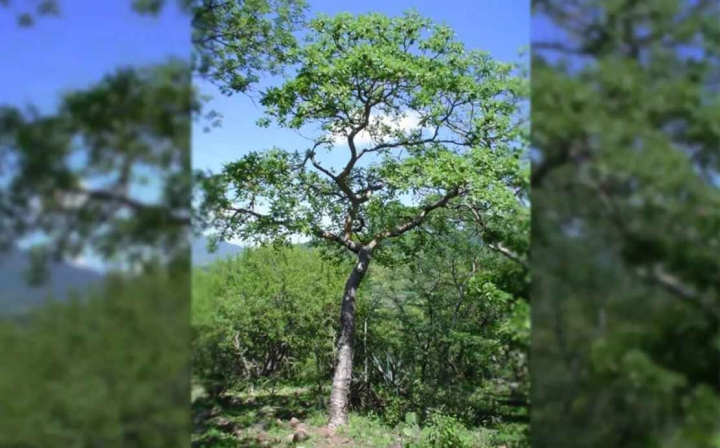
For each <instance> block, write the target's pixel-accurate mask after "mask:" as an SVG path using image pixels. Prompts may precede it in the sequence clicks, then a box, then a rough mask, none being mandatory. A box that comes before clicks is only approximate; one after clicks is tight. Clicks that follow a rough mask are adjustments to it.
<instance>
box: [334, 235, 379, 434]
mask: <svg viewBox="0 0 720 448" xmlns="http://www.w3.org/2000/svg"><path fill="white" fill-rule="evenodd" d="M371 258H372V254H371V252H370V251H368V250H366V249H362V250H360V253H359V254H358V259H357V264H356V265H355V268H354V269H353V271H352V273H351V274H350V277H349V278H348V280H347V282H346V283H345V293H344V294H343V300H342V307H341V309H340V334H339V337H338V342H337V348H338V351H337V363H336V366H335V374H334V375H333V382H332V391H331V392H330V423H329V426H330V427H338V426H342V425H345V424H347V421H348V405H349V402H350V381H351V380H352V365H353V354H354V353H353V350H354V342H355V298H356V297H357V290H358V287H359V286H360V283H361V282H362V280H363V278H364V277H365V274H366V273H367V269H368V266H369V265H370V259H371Z"/></svg>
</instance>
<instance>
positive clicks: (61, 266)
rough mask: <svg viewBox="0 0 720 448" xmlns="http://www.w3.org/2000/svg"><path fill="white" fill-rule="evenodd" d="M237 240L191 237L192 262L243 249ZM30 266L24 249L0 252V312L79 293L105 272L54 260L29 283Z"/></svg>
mask: <svg viewBox="0 0 720 448" xmlns="http://www.w3.org/2000/svg"><path fill="white" fill-rule="evenodd" d="M242 250H243V248H242V247H241V246H238V245H236V244H230V243H220V244H218V250H217V251H216V252H214V253H210V252H208V250H207V239H206V238H195V239H193V241H192V262H193V266H200V267H202V266H207V265H209V264H211V263H212V262H214V261H216V260H219V259H224V258H227V257H231V256H234V255H237V254H239V253H240V252H242ZM29 267H30V256H29V255H28V254H27V253H25V252H23V251H15V252H12V253H7V254H0V315H5V316H7V315H11V314H12V315H17V314H20V313H23V312H25V311H27V310H28V309H30V308H33V307H35V306H38V305H42V304H43V303H45V301H47V300H48V299H52V300H61V301H62V300H67V299H68V298H69V297H70V295H71V293H72V292H73V291H77V292H79V293H82V292H84V291H86V290H87V289H88V288H90V287H92V286H94V285H97V284H99V283H100V282H101V281H102V279H103V277H104V275H103V273H102V272H98V271H95V270H93V269H90V268H84V267H80V266H76V265H73V264H70V263H53V264H51V265H50V266H49V268H48V273H49V276H48V278H47V281H46V282H44V283H43V284H42V285H39V286H30V285H29V284H28V282H27V277H26V272H27V270H28V268H29Z"/></svg>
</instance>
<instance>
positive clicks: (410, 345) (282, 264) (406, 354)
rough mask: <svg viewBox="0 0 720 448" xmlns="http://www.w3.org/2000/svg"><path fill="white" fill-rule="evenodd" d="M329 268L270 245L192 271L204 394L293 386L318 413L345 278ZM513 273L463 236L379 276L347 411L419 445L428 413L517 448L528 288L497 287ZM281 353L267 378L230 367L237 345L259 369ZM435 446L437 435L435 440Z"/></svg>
mask: <svg viewBox="0 0 720 448" xmlns="http://www.w3.org/2000/svg"><path fill="white" fill-rule="evenodd" d="M453 242H454V245H453ZM325 260H326V259H325V258H324V257H323V254H322V252H320V251H318V250H316V249H310V248H307V247H303V246H299V247H291V248H287V247H282V246H281V247H273V246H267V247H263V248H257V249H246V251H245V252H243V254H241V255H240V256H239V257H238V258H235V259H230V260H227V261H220V262H218V263H217V264H215V265H213V266H211V267H209V268H208V269H207V270H206V271H197V272H196V273H195V274H194V277H193V283H194V286H193V288H194V301H193V309H194V313H193V322H194V324H193V325H194V327H195V331H196V345H195V356H196V368H195V375H196V376H198V379H199V380H200V381H201V383H202V384H205V385H206V387H207V388H208V389H210V385H212V384H213V382H214V381H218V382H219V383H220V386H219V387H218V389H217V390H216V392H215V395H217V396H220V397H221V396H223V395H224V394H223V393H221V392H222V391H223V390H227V391H228V392H227V393H230V392H229V391H234V390H237V389H238V388H239V389H240V390H244V391H245V392H246V393H251V390H253V389H252V388H251V387H249V386H250V384H251V383H253V384H254V385H255V386H256V387H258V389H257V390H258V392H257V393H260V392H259V391H260V390H261V389H262V385H263V383H264V381H271V382H274V383H279V384H295V385H296V386H297V387H309V388H311V389H312V390H315V391H316V393H319V395H318V396H317V397H316V398H312V399H309V400H308V401H310V402H313V403H316V406H318V409H323V408H324V406H325V403H324V400H323V399H322V398H321V397H322V388H321V387H318V384H317V383H318V381H319V386H322V384H323V383H324V382H326V381H327V379H329V377H330V373H331V369H332V359H333V345H332V341H333V335H334V332H335V331H337V323H336V316H337V311H338V308H339V304H338V303H337V302H338V301H337V291H338V290H339V289H338V288H339V285H341V282H342V279H343V276H342V275H341V274H342V273H343V272H344V269H343V267H342V266H336V265H332V264H330V265H328V264H327V263H328V262H327V261H325ZM473 262H475V270H473ZM514 265H515V262H514V261H512V260H509V259H507V258H506V257H504V256H502V255H501V254H499V253H497V252H495V251H492V250H488V249H487V248H483V247H482V246H481V245H479V244H473V243H472V242H469V241H468V240H467V239H466V238H465V235H463V234H462V233H449V234H447V235H445V236H443V238H441V239H439V240H438V244H437V245H436V246H432V245H429V246H427V247H426V248H425V253H424V256H423V257H417V258H416V259H415V261H414V262H413V263H412V264H411V265H409V266H403V267H396V268H387V267H382V266H376V268H375V269H374V270H373V271H372V272H371V273H370V275H369V278H368V284H367V288H365V289H364V290H363V291H362V292H361V294H360V296H359V298H358V310H357V313H358V316H357V319H358V322H359V323H360V324H359V330H358V331H359V332H358V337H357V338H356V341H355V351H356V353H357V360H356V361H357V362H356V363H355V370H354V374H353V377H354V378H355V380H354V382H353V394H352V405H353V409H354V410H355V411H356V412H359V413H368V412H369V413H373V414H374V415H376V416H377V418H378V421H379V422H380V423H381V424H383V425H386V426H388V427H398V428H401V431H402V433H403V434H404V435H405V436H407V437H409V438H410V439H412V440H420V437H421V434H420V432H419V431H420V428H421V427H430V426H431V422H432V421H433V418H434V417H432V412H431V410H432V409H433V408H439V407H442V408H444V409H445V410H446V412H448V413H450V414H454V415H456V417H457V419H458V422H459V423H458V425H460V426H458V428H461V427H462V425H466V426H467V427H468V428H474V427H477V426H479V425H482V426H485V427H488V428H498V431H497V435H496V436H494V437H504V438H502V439H498V440H504V441H505V443H510V444H511V445H510V446H514V445H516V444H517V445H518V446H522V445H521V443H522V441H523V440H526V439H525V438H526V437H527V434H526V429H527V423H528V422H527V409H526V406H527V394H528V392H529V376H528V372H527V369H528V366H527V355H526V353H527V347H528V344H529V331H528V330H529V313H528V311H529V309H528V306H527V303H526V302H525V300H524V299H523V298H522V296H521V295H515V294H519V293H521V292H522V291H523V290H524V289H525V288H524V287H520V288H518V289H516V290H514V291H513V290H510V291H504V290H503V289H502V288H505V287H506V285H512V284H513V283H512V282H507V280H506V277H505V276H511V277H512V276H513V275H515V273H514V270H513V269H508V268H510V267H512V266H514ZM319 273H321V274H319ZM331 273H332V274H331ZM433 285H434V289H432V292H431V293H430V294H428V292H429V291H428V289H431V288H433ZM498 285H500V286H498ZM282 291H284V292H282ZM278 298H281V300H282V302H277V299H278ZM365 322H366V323H367V332H365V329H364V328H365V327H364V323H365ZM483 322H484V323H483ZM261 335H267V336H262V337H261ZM234 341H238V342H239V344H238V345H234V344H235V342H234ZM280 343H286V344H288V345H287V347H288V348H287V350H288V353H291V354H292V355H289V356H287V357H285V358H282V359H281V360H279V367H278V369H277V370H276V371H274V372H261V371H259V370H255V373H254V375H248V370H246V368H245V367H244V366H243V365H242V363H240V362H239V361H238V360H239V357H238V347H239V349H240V351H242V352H243V353H244V355H243V356H244V357H245V358H246V360H248V365H258V364H262V363H258V362H257V360H265V359H266V358H265V357H266V353H268V352H269V351H270V350H271V348H272V347H273V346H276V345H278V344H280ZM318 359H324V360H325V361H324V364H323V363H321V364H318V363H317V360H318ZM228 362H229V363H232V364H231V366H230V367H228V364H227V363H228ZM214 375H218V376H214ZM279 389H282V387H280V388H279ZM279 389H278V390H279ZM263 393H268V394H271V393H272V391H271V390H269V389H267V390H265V392H263ZM277 393H278V394H282V392H277ZM287 406H289V405H286V406H285V407H287ZM410 414H414V415H415V418H414V419H413V423H409V421H408V418H409V417H408V415H410ZM353 418H354V417H353ZM351 421H352V420H351ZM509 423H512V424H514V425H515V426H508V424H509ZM351 424H352V423H351ZM404 425H405V426H404ZM415 425H417V426H415ZM413 427H417V430H413V429H412V428H413ZM402 428H405V429H402ZM439 428H440V427H438V429H437V431H440V430H441V429H439ZM500 428H502V430H500ZM517 428H520V429H517ZM522 428H525V430H523V429H522ZM405 430H409V431H410V432H411V434H406V432H407V431H405ZM351 431H353V434H355V433H357V434H360V433H361V432H362V431H363V429H362V428H352V429H351ZM472 431H474V430H472ZM426 432H427V431H426ZM457 433H458V434H465V432H464V430H462V429H457ZM423 434H424V433H423ZM453 434H454V433H453ZM450 436H452V435H450ZM450 436H448V437H450ZM423 437H425V436H423ZM437 437H438V438H442V437H445V436H443V435H442V434H440V433H439V432H438V433H437ZM463 437H464V436H463ZM487 437H488V440H489V437H490V436H489V435H488V436H487ZM438 443H440V442H438ZM488 443H489V442H488ZM430 446H435V445H430ZM470 446H475V445H472V444H471V445H470Z"/></svg>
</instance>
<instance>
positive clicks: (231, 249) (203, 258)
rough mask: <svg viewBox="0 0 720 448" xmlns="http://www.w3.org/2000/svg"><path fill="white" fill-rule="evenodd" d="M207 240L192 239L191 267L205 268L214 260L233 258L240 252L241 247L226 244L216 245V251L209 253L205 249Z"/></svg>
mask: <svg viewBox="0 0 720 448" xmlns="http://www.w3.org/2000/svg"><path fill="white" fill-rule="evenodd" d="M207 246H208V240H207V238H204V237H199V238H194V239H193V241H192V264H193V266H199V267H203V266H207V265H209V264H212V263H213V262H214V261H216V260H221V259H225V258H228V257H232V256H235V255H237V254H239V253H240V252H242V250H243V248H242V246H238V245H237V244H231V243H226V242H221V243H218V247H217V250H216V251H215V252H213V253H210V252H209V251H208V249H207Z"/></svg>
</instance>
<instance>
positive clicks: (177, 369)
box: [0, 270, 190, 448]
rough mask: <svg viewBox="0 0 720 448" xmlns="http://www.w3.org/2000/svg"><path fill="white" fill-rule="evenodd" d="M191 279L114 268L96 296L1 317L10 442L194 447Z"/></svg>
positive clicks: (3, 440) (6, 440) (2, 412)
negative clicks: (16, 317) (189, 443)
mask: <svg viewBox="0 0 720 448" xmlns="http://www.w3.org/2000/svg"><path fill="white" fill-rule="evenodd" d="M186 278H187V271H181V272H172V271H162V270H156V271H155V272H154V273H152V274H145V275H142V276H132V277H123V276H116V275H114V274H113V275H110V276H109V277H108V278H107V280H106V281H105V283H104V284H103V285H101V286H100V287H99V288H98V289H97V290H94V291H91V292H88V293H87V295H86V296H76V297H75V299H74V300H73V301H71V302H67V303H65V302H54V303H50V304H49V305H47V306H45V307H43V308H39V309H37V310H36V311H33V312H31V314H30V315H28V316H26V317H25V318H24V319H23V321H22V323H15V322H11V321H2V322H0V339H2V346H3V359H4V361H3V369H2V372H0V400H1V401H2V403H1V404H0V446H2V447H8V448H9V447H18V446H24V447H28V448H31V447H38V448H39V447H47V446H106V447H122V446H133V447H177V446H179V445H182V444H184V443H185V442H186V439H187V437H188V433H189V429H190V428H189V427H188V421H189V409H188V404H187V403H188V400H189V398H190V397H189V393H188V392H189V391H188V388H187V385H188V382H189V379H190V378H189V375H188V373H189V361H190V359H189V356H188V355H189V353H188V350H187V346H186V344H187V340H188V336H189V335H188V334H187V328H188V327H187V319H188V317H189V307H188V304H189V297H188V284H187V281H184V280H183V279H186Z"/></svg>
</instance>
